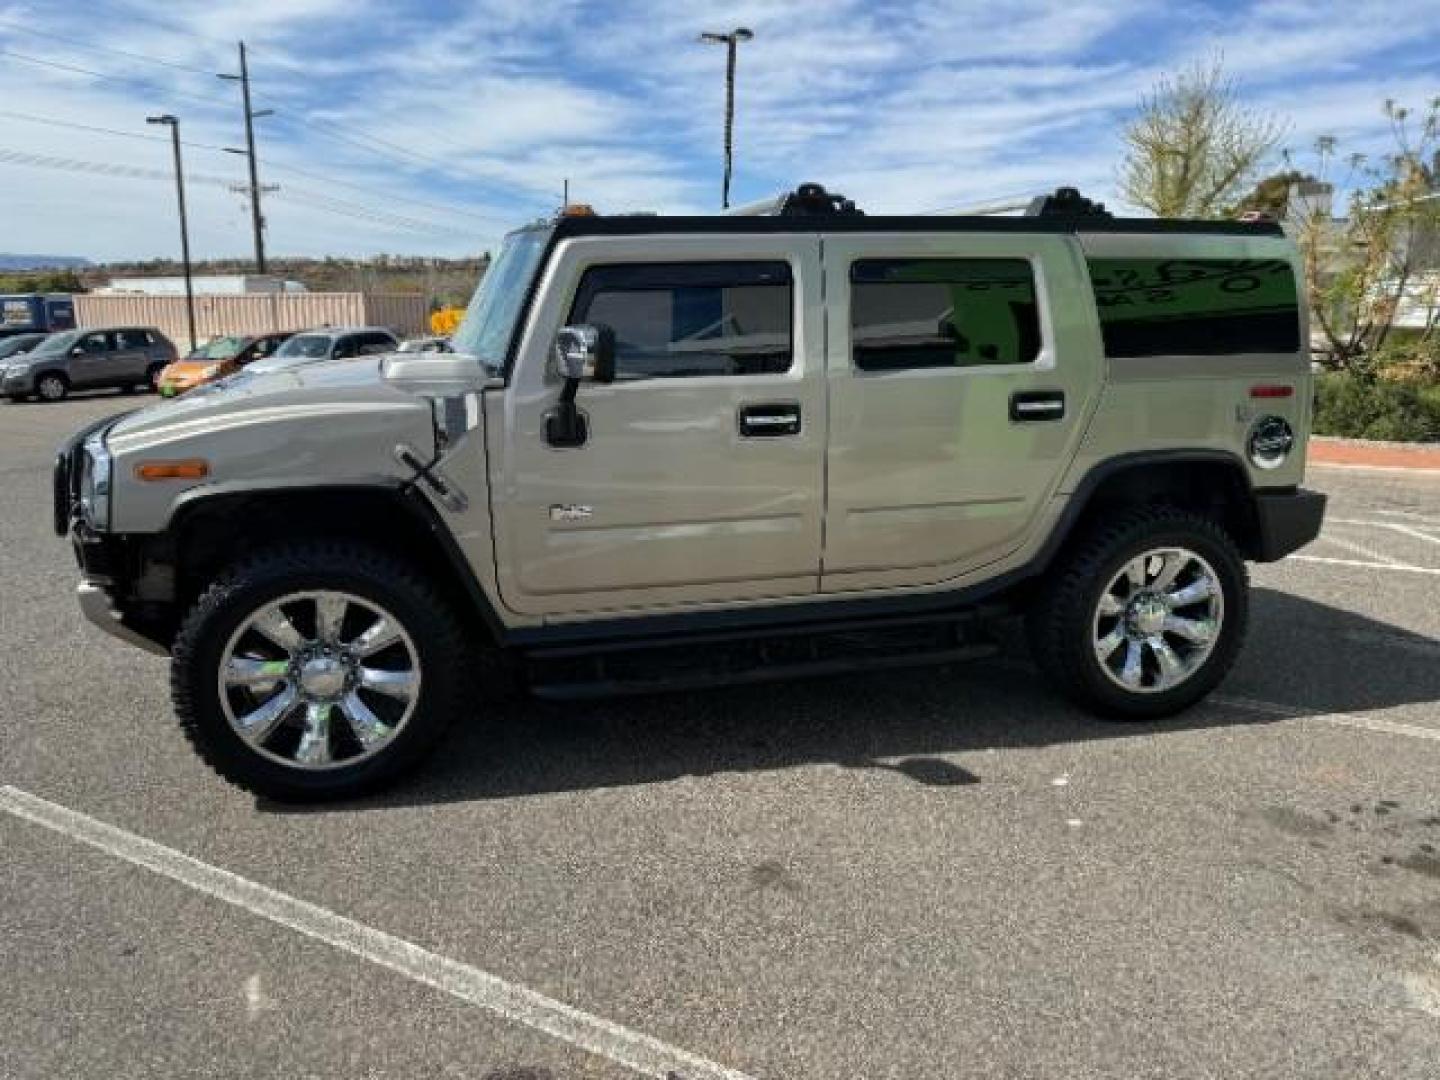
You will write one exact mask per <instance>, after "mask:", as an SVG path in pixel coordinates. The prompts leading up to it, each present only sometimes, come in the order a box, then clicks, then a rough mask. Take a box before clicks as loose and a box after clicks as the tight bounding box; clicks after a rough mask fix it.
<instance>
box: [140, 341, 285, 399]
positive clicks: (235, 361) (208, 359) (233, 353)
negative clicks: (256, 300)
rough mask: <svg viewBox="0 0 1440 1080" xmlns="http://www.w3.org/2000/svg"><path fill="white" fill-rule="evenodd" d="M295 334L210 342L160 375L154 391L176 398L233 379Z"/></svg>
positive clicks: (177, 361)
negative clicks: (187, 392)
mask: <svg viewBox="0 0 1440 1080" xmlns="http://www.w3.org/2000/svg"><path fill="white" fill-rule="evenodd" d="M293 334H294V331H293V330H291V331H286V332H284V333H280V334H234V335H228V336H225V337H217V338H211V339H210V340H209V341H207V342H206V343H205V344H204V345H201V346H200V347H199V348H198V349H196V350H195V351H194V352H192V353H191V354H190V355H189V356H187V357H185V359H183V360H176V361H175V362H174V363H173V364H170V365H168V366H167V367H166V368H165V370H163V371H162V372H160V377H159V378H158V379H157V380H156V381H155V388H156V389H157V390H159V391H160V396H161V397H175V396H176V395H177V394H183V393H184V392H185V391H186V390H193V389H194V388H195V387H197V386H203V385H204V384H206V383H212V382H214V381H215V380H216V379H223V378H224V377H225V376H226V375H233V374H234V373H235V372H237V371H239V370H240V369H241V368H243V367H244V366H245V365H246V364H248V363H250V361H252V360H260V359H263V358H264V357H267V356H270V355H271V354H272V353H274V352H275V350H276V349H278V348H279V347H280V346H281V345H282V344H283V343H284V342H285V340H286V339H287V338H289V337H291V336H292V335H293Z"/></svg>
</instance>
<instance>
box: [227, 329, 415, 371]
mask: <svg viewBox="0 0 1440 1080" xmlns="http://www.w3.org/2000/svg"><path fill="white" fill-rule="evenodd" d="M399 347H400V339H399V338H397V337H396V336H395V335H394V334H392V333H391V332H390V331H389V330H387V329H385V327H383V326H342V327H326V328H324V329H322V330H302V331H301V332H300V333H298V334H296V335H295V336H294V337H292V338H290V340H288V341H287V342H285V344H284V345H281V346H280V348H278V349H276V350H275V354H274V355H273V356H271V357H269V358H268V359H266V360H257V361H256V362H255V363H253V364H251V365H250V366H249V368H248V369H247V370H248V371H249V372H250V373H251V374H253V375H264V374H266V373H268V372H272V371H286V370H289V369H290V368H296V367H302V366H304V365H305V364H318V363H320V362H321V361H322V360H349V359H352V358H353V357H356V356H378V355H380V354H382V353H389V352H394V351H395V350H396V349H398V348H399Z"/></svg>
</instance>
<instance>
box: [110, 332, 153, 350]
mask: <svg viewBox="0 0 1440 1080" xmlns="http://www.w3.org/2000/svg"><path fill="white" fill-rule="evenodd" d="M115 336H116V338H117V339H118V344H117V346H116V347H117V348H121V349H148V348H149V347H150V335H149V334H147V333H146V332H145V331H144V330H121V331H120V332H119V333H118V334H116V335H115Z"/></svg>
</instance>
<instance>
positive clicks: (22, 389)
mask: <svg viewBox="0 0 1440 1080" xmlns="http://www.w3.org/2000/svg"><path fill="white" fill-rule="evenodd" d="M34 390H35V376H34V375H33V374H32V373H31V372H29V371H20V372H16V373H15V374H13V375H12V374H9V373H7V374H6V375H5V376H4V377H3V378H0V394H4V395H6V396H7V397H12V396H14V395H16V394H29V393H33V392H34Z"/></svg>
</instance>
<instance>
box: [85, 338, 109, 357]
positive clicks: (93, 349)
mask: <svg viewBox="0 0 1440 1080" xmlns="http://www.w3.org/2000/svg"><path fill="white" fill-rule="evenodd" d="M79 345H80V348H82V349H84V350H85V351H86V352H87V353H103V352H107V351H109V348H110V340H109V335H108V334H86V335H85V336H84V337H82V338H81V339H80V341H79Z"/></svg>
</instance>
